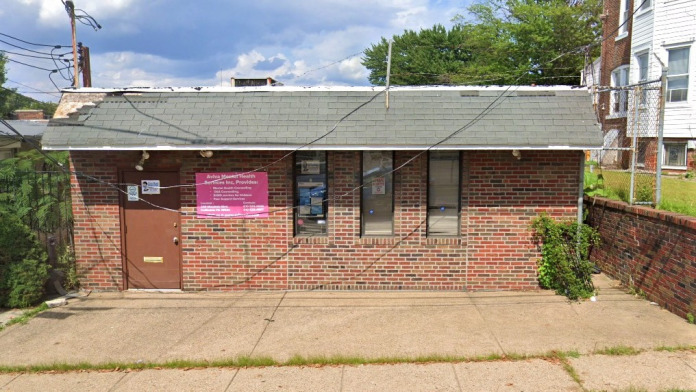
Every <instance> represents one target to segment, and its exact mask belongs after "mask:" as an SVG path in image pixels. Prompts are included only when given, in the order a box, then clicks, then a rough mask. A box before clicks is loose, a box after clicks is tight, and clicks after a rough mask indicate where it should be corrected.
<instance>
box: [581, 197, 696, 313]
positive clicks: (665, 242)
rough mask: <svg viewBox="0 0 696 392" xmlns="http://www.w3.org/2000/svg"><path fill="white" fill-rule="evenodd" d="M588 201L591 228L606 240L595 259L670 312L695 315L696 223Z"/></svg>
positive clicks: (599, 200) (607, 202) (616, 203)
mask: <svg viewBox="0 0 696 392" xmlns="http://www.w3.org/2000/svg"><path fill="white" fill-rule="evenodd" d="M585 201H586V206H587V208H588V210H589V213H590V214H589V223H590V224H591V225H592V226H593V227H595V228H597V229H598V230H599V232H600V234H601V236H602V240H603V241H602V245H601V246H600V247H598V248H595V249H593V250H592V254H591V259H592V260H593V261H594V262H596V263H597V264H598V265H599V266H600V268H602V270H603V271H605V272H606V273H607V274H608V275H610V276H612V277H614V278H617V279H619V280H621V282H622V283H624V284H626V285H634V286H635V287H637V288H639V289H641V290H643V291H644V292H645V293H646V294H647V297H648V299H650V300H651V301H654V302H657V303H658V304H660V306H663V307H665V308H666V309H667V310H669V311H670V312H672V313H675V314H677V315H679V316H682V317H685V316H686V314H687V313H692V314H696V218H692V217H687V216H684V215H678V214H673V213H669V212H664V211H657V210H654V209H651V208H647V207H640V206H629V205H628V204H626V203H623V202H619V201H614V200H608V199H602V198H587V199H586V200H585Z"/></svg>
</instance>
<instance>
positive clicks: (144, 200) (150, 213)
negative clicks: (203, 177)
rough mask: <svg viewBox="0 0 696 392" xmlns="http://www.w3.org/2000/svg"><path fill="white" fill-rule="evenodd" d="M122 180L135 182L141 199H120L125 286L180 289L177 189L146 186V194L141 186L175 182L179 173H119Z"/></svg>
mask: <svg viewBox="0 0 696 392" xmlns="http://www.w3.org/2000/svg"><path fill="white" fill-rule="evenodd" d="M122 180H123V181H122V182H124V183H126V184H132V185H137V190H138V192H137V196H138V197H139V198H140V199H141V200H137V201H133V200H132V199H134V197H133V196H134V195H133V196H131V197H128V196H126V195H122V198H121V200H122V204H121V205H122V206H123V209H122V211H123V226H124V227H123V231H124V232H125V234H124V235H123V239H124V241H125V243H124V249H125V252H124V253H125V259H126V260H125V263H124V264H125V274H126V279H125V281H126V285H127V287H126V289H180V288H181V253H180V251H179V237H180V230H179V226H180V223H179V206H180V199H179V188H166V189H159V194H157V189H155V188H150V190H149V192H150V193H151V194H148V190H147V189H146V190H145V192H143V186H142V181H153V180H154V181H157V180H158V181H159V184H160V186H161V187H167V186H171V185H176V184H178V183H179V173H178V172H123V173H122ZM132 185H131V191H133V189H132ZM125 189H126V190H128V186H126V187H125ZM129 199H131V201H129Z"/></svg>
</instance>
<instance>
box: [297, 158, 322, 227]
mask: <svg viewBox="0 0 696 392" xmlns="http://www.w3.org/2000/svg"><path fill="white" fill-rule="evenodd" d="M326 173H327V171H326V152H325V151H298V152H296V153H295V204H294V205H295V213H294V216H295V235H298V236H325V235H327V218H328V215H327V208H328V193H327V185H328V182H327V176H326Z"/></svg>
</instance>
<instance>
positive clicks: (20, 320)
mask: <svg viewBox="0 0 696 392" xmlns="http://www.w3.org/2000/svg"><path fill="white" fill-rule="evenodd" d="M46 309H48V305H46V303H45V302H44V303H42V304H41V305H39V306H37V307H35V308H33V309H29V310H27V311H26V312H24V313H22V315H21V316H19V317H15V318H13V319H12V320H10V321H8V322H7V323H5V324H4V325H0V331H2V330H3V329H5V328H7V327H9V326H11V325H15V324H26V323H27V322H29V320H31V319H32V318H34V316H36V315H37V314H39V313H41V312H43V311H44V310H46Z"/></svg>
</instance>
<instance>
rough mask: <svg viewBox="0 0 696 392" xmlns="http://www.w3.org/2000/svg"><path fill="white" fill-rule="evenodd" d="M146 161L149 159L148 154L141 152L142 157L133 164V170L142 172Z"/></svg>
mask: <svg viewBox="0 0 696 392" xmlns="http://www.w3.org/2000/svg"><path fill="white" fill-rule="evenodd" d="M148 159H150V153H148V152H147V151H144V150H143V155H142V156H141V157H140V160H139V161H138V163H136V164H135V170H137V171H143V169H144V168H145V161H147V160H148Z"/></svg>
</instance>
